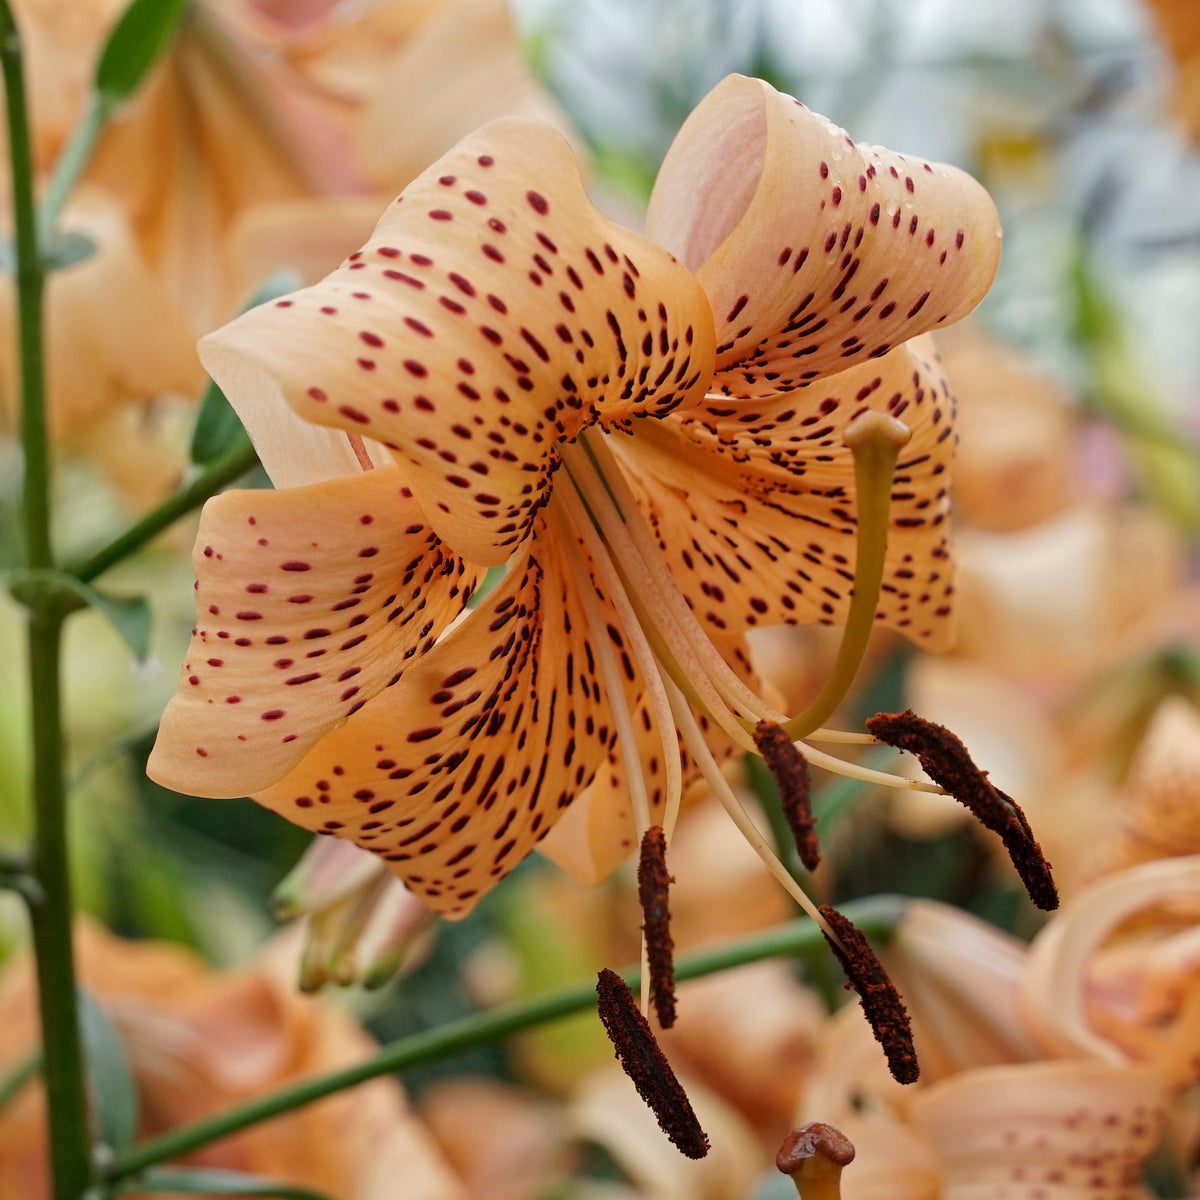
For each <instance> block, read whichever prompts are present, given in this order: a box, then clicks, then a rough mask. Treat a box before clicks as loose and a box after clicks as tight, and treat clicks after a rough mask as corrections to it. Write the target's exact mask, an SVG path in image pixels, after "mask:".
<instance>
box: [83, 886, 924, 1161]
mask: <svg viewBox="0 0 1200 1200" xmlns="http://www.w3.org/2000/svg"><path fill="white" fill-rule="evenodd" d="M903 905H904V902H903V900H901V899H899V898H897V897H888V896H881V897H875V898H872V899H870V900H865V901H857V902H854V903H851V904H847V905H845V906H844V908H843V911H844V913H845V914H846V916H847V917H850V918H851V919H852V920H853V921H854V923H855V924H856V925H857V926H858V927H859V928H860V929H861V930H862V931H863V932H864V933H867V934H874V935H876V936H880V937H886V936H887V935H888V934H889V933H890V932H891V931H892V930H893V929H894V928H895V926H896V924H897V922H898V921H899V919H900V917H901V915H902V914H903ZM825 949H826V946H825V938H824V935H823V934H822V932H821V930H820V929H819V928H818V927H817V925H815V924H814V923H813V922H812V921H807V920H805V921H792V922H789V923H788V924H786V925H779V926H777V927H775V928H774V929H769V930H767V931H765V932H764V933H760V934H758V935H756V936H754V937H750V938H746V939H745V940H743V941H739V942H735V943H731V944H730V945H727V946H718V947H716V948H715V949H712V950H705V951H702V952H701V953H698V954H693V955H689V956H688V957H686V958H682V959H680V961H679V962H678V963H677V964H676V968H675V977H676V978H677V979H678V980H680V981H682V980H686V979H695V978H698V977H699V976H701V975H711V974H713V973H715V972H717V971H725V970H728V969H729V968H731V967H738V966H742V965H744V964H746V963H751V962H758V961H759V960H761V959H764V958H774V957H776V956H778V955H781V954H811V953H814V952H818V951H819V952H824V951H825ZM637 975H638V972H637V970H636V968H631V969H629V970H627V971H625V972H624V976H625V979H626V981H627V982H629V983H630V985H631V986H634V987H636V984H637ZM595 1003H596V989H595V985H594V984H593V983H592V982H591V981H590V980H589V981H588V982H586V983H579V984H574V985H572V986H570V987H566V988H560V989H558V990H556V991H553V992H548V993H546V994H544V995H541V996H536V997H534V998H532V999H529V1000H521V1001H518V1002H516V1003H513V1004H507V1005H503V1006H501V1007H499V1008H495V1009H492V1010H491V1011H489V1012H486V1013H480V1014H478V1015H475V1016H471V1017H465V1018H463V1019H462V1020H459V1021H451V1022H449V1023H448V1024H446V1025H442V1026H440V1027H439V1028H437V1029H431V1030H427V1031H426V1032H424V1033H419V1034H416V1035H415V1036H413V1037H409V1038H403V1039H402V1040H401V1041H398V1042H394V1043H392V1045H390V1046H385V1047H384V1048H383V1049H382V1050H380V1051H379V1052H378V1053H377V1054H375V1055H373V1056H372V1057H371V1058H368V1059H365V1060H364V1061H363V1062H361V1063H357V1064H355V1065H354V1066H352V1067H347V1068H345V1069H343V1070H341V1071H335V1072H332V1073H331V1074H329V1075H323V1076H320V1077H318V1078H316V1079H307V1080H305V1081H304V1082H302V1083H297V1084H293V1085H292V1086H291V1087H287V1088H282V1089H280V1090H279V1091H278V1092H274V1093H272V1094H271V1095H269V1096H263V1097H261V1098H259V1099H257V1100H252V1101H250V1102H249V1103H247V1104H243V1105H239V1106H238V1107H237V1108H232V1109H230V1110H229V1111H228V1112H224V1113H221V1114H219V1115H218V1116H216V1117H211V1118H209V1119H207V1120H204V1121H197V1122H196V1123H195V1124H194V1125H190V1126H186V1127H184V1128H183V1129H176V1130H172V1131H171V1132H170V1133H166V1134H163V1135H162V1136H160V1137H157V1138H153V1139H152V1140H151V1141H148V1142H143V1143H142V1144H141V1145H140V1146H135V1147H133V1148H132V1149H130V1150H126V1151H124V1152H123V1153H120V1154H118V1155H117V1157H116V1159H115V1160H114V1162H113V1163H112V1165H111V1166H110V1167H109V1168H108V1171H107V1173H106V1174H107V1179H108V1181H109V1182H110V1183H111V1182H114V1181H117V1180H120V1179H123V1178H125V1177H126V1176H129V1175H132V1174H135V1173H136V1172H138V1171H142V1170H145V1168H146V1167H150V1166H153V1165H154V1164H156V1163H160V1162H165V1161H167V1160H168V1159H172V1158H177V1157H179V1156H180V1155H183V1154H188V1153H190V1152H191V1151H193V1150H196V1149H198V1148H199V1147H201V1146H206V1145H208V1144H209V1143H210V1142H215V1141H218V1140H219V1139H220V1138H223V1137H228V1136H229V1135H230V1134H232V1133H237V1132H238V1131H239V1130H241V1129H245V1128H246V1127H247V1126H250V1125H255V1124H258V1123H259V1122H260V1121H265V1120H267V1119H268V1118H270V1117H276V1116H279V1115H280V1114H282V1113H286V1112H291V1111H292V1110H293V1109H296V1108H300V1107H301V1106H302V1105H305V1104H311V1103H312V1102H313V1101H314V1100H321V1099H323V1098H324V1097H326V1096H330V1095H332V1094H333V1093H334V1092H339V1091H342V1090H344V1089H345V1088H349V1087H354V1086H355V1085H357V1084H360V1083H364V1082H366V1081H367V1080H369V1079H375V1078H376V1077H377V1076H380V1075H387V1074H390V1073H392V1072H394V1071H402V1070H405V1069H407V1068H409V1067H415V1066H418V1065H420V1064H421V1063H426V1062H432V1061H439V1062H440V1061H441V1060H443V1059H445V1058H447V1057H448V1056H450V1055H452V1054H458V1053H461V1052H463V1051H465V1050H470V1049H473V1048H474V1047H476V1046H480V1045H483V1044H485V1043H488V1042H493V1041H496V1040H497V1039H499V1038H502V1037H507V1036H508V1035H510V1034H513V1033H519V1032H520V1031H521V1030H524V1029H530V1028H532V1027H534V1026H536V1025H542V1024H544V1023H545V1022H547V1021H555V1020H558V1019H559V1018H561V1017H567V1016H571V1015H573V1014H575V1013H578V1012H584V1011H585V1010H587V1009H589V1008H592V1007H594V1006H595Z"/></svg>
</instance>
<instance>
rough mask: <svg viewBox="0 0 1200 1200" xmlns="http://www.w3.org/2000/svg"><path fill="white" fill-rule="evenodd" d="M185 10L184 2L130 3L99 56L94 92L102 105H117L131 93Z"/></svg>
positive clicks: (153, 0)
mask: <svg viewBox="0 0 1200 1200" xmlns="http://www.w3.org/2000/svg"><path fill="white" fill-rule="evenodd" d="M186 10H187V0H133V3H132V4H130V5H129V7H128V8H127V9H126V10H125V11H124V13H122V14H121V19H120V20H119V21H118V22H117V23H116V25H115V26H114V27H113V31H112V33H110V34H109V35H108V41H107V42H106V43H105V46H104V49H103V50H102V51H101V53H100V62H99V65H98V66H97V68H96V91H97V93H98V94H99V96H100V99H101V102H102V103H103V104H105V105H107V106H110V107H111V106H112V105H115V104H119V103H120V102H121V101H122V100H124V99H126V98H127V97H128V96H130V95H131V94H132V93H133V92H134V90H135V89H136V88H137V86H138V84H139V83H141V81H142V79H143V78H144V76H145V74H146V72H147V71H149V69H150V68H151V67H152V66H153V65H154V62H155V60H156V59H157V58H158V57H159V55H160V54H162V52H163V51H164V50H165V49H166V48H167V46H168V45H169V44H170V42H171V38H172V36H173V35H174V33H175V27H176V26H177V25H178V24H179V21H180V18H181V17H182V16H183V14H184V12H185V11H186Z"/></svg>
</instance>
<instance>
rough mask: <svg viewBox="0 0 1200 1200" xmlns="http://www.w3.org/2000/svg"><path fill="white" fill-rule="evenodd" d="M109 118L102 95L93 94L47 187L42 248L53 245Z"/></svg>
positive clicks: (41, 220)
mask: <svg viewBox="0 0 1200 1200" xmlns="http://www.w3.org/2000/svg"><path fill="white" fill-rule="evenodd" d="M108 116H109V110H108V107H107V105H105V103H104V102H103V101H102V100H101V98H100V97H99V96H96V95H93V96H92V99H91V103H90V104H89V105H88V107H87V110H86V111H85V112H84V114H83V117H82V119H81V120H80V122H79V124H78V125H76V126H75V128H74V130H73V131H72V133H71V140H70V141H69V142H67V144H66V145H65V146H64V147H63V150H62V153H61V154H60V155H59V156H58V160H57V161H56V162H55V164H54V172H53V174H52V175H51V176H50V182H49V184H47V186H46V194H45V196H44V197H43V198H42V207H41V211H40V212H39V213H38V234H39V236H40V238H41V241H42V245H43V246H48V245H50V240H51V237H52V235H53V233H54V226H55V223H56V222H57V221H58V217H59V214H60V213H61V212H62V209H63V205H64V204H66V202H67V198H68V197H69V196H70V195H71V193H72V192H73V191H74V190H75V185H76V184H77V183H78V182H79V179H80V176H82V175H83V172H84V169H85V168H86V167H87V165H88V162H89V161H90V160H91V157H92V151H93V150H95V148H96V143H97V142H98V141H99V140H100V134H101V131H102V130H103V129H104V125H105V123H106V121H107V120H108Z"/></svg>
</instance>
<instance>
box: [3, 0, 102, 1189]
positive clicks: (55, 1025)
mask: <svg viewBox="0 0 1200 1200" xmlns="http://www.w3.org/2000/svg"><path fill="white" fill-rule="evenodd" d="M0 65H2V67H3V72H4V94H5V100H6V108H7V118H8V142H9V155H10V160H11V166H12V171H11V186H12V201H13V222H14V244H15V259H16V285H17V344H18V346H19V348H20V360H21V446H22V451H23V466H24V478H23V489H24V494H23V499H24V503H23V508H22V515H23V519H24V531H25V563H26V566H27V567H29V568H31V569H33V570H39V569H44V570H52V569H53V567H54V549H53V543H52V541H51V536H50V445H49V436H48V431H47V420H46V377H45V371H46V362H45V344H44V324H43V298H44V292H45V279H46V273H45V263H44V261H43V258H42V252H41V247H40V246H39V243H38V233H37V214H36V208H35V204H34V197H33V178H34V162H33V153H32V148H31V145H30V138H29V117H28V111H27V108H26V100H25V72H24V66H23V62H22V53H21V39H20V36H19V33H18V30H17V27H16V24H15V23H14V21H13V16H12V11H11V9H10V8H9V5H8V3H7V0H0ZM62 626H63V613H62V612H61V611H60V609H59V606H58V604H57V602H52V601H45V602H43V603H41V604H40V605H35V607H34V608H33V610H32V611H31V612H30V615H29V639H28V640H29V687H30V710H31V717H32V735H33V736H32V741H33V813H34V842H33V849H32V852H31V855H30V868H31V874H32V876H33V879H34V881H35V883H36V885H37V886H36V887H34V888H30V889H29V890H28V891H27V892H26V894H25V899H26V902H27V904H28V908H29V919H30V925H31V928H32V933H33V945H34V957H35V962H36V970H37V983H38V1011H39V1015H40V1018H41V1029H42V1044H43V1046H44V1048H45V1049H44V1062H43V1066H42V1078H43V1081H44V1083H45V1088H46V1105H47V1127H48V1134H49V1150H50V1172H51V1177H52V1179H53V1195H54V1197H55V1200H78V1198H79V1197H80V1196H81V1195H82V1194H83V1192H84V1190H85V1189H86V1188H87V1186H88V1184H89V1182H90V1179H91V1138H90V1134H89V1130H88V1123H87V1107H86V1102H85V1091H84V1087H85V1083H84V1064H83V1048H82V1040H81V1037H80V1031H79V1018H78V1013H77V1011H76V1005H75V994H76V988H75V959H74V955H73V953H72V949H71V924H72V915H73V908H72V903H71V883H70V871H69V865H68V859H67V832H66V780H65V778H64V772H63V758H64V753H63V751H64V745H63V728H62V705H61V672H62V662H61V658H62Z"/></svg>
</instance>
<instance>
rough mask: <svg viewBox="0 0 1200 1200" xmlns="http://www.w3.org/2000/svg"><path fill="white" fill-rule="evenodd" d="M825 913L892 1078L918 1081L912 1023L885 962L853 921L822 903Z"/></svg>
mask: <svg viewBox="0 0 1200 1200" xmlns="http://www.w3.org/2000/svg"><path fill="white" fill-rule="evenodd" d="M821 915H822V916H823V917H824V918H825V920H826V922H827V923H828V927H831V928H832V930H833V936H830V934H828V933H826V935H825V940H826V941H827V942H828V943H829V948H830V949H831V950H832V951H833V953H834V955H835V957H836V958H837V960H838V962H839V963H841V964H842V970H843V971H845V973H846V978H847V979H848V980H849V981H850V982H849V984H847V986H848V987H853V988H854V990H855V991H856V992H857V993H858V999H859V1003H860V1004H861V1005H862V1009H863V1012H864V1013H865V1014H866V1017H867V1021H868V1022H869V1023H870V1025H871V1030H872V1032H873V1033H874V1034H875V1040H876V1041H877V1042H878V1043H879V1044H880V1045H881V1046H882V1047H883V1053H884V1057H885V1058H886V1059H887V1064H888V1070H889V1071H891V1073H892V1078H893V1079H895V1080H896V1081H897V1083H916V1081H917V1078H918V1076H919V1075H920V1073H921V1069H920V1065H919V1064H918V1063H917V1051H916V1047H915V1046H914V1045H913V1040H912V1026H911V1025H909V1023H908V1013H907V1012H906V1011H905V1008H904V1004H903V1002H902V1001H901V999H900V993H899V992H897V991H896V985H895V984H894V983H892V981H891V980H890V979H889V978H888V975H887V972H886V971H885V970H884V969H883V964H882V963H881V962H880V961H879V959H878V958H876V957H875V951H874V950H872V949H871V946H870V943H869V942H868V941H867V939H866V938H865V937H864V936H863V934H862V932H861V930H859V929H858V928H857V926H856V925H855V924H854V922H853V921H851V920H850V919H849V918H848V917H846V916H843V915H842V914H841V913H840V912H838V911H837V909H836V908H830V906H829V905H827V904H823V905H822V906H821Z"/></svg>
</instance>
